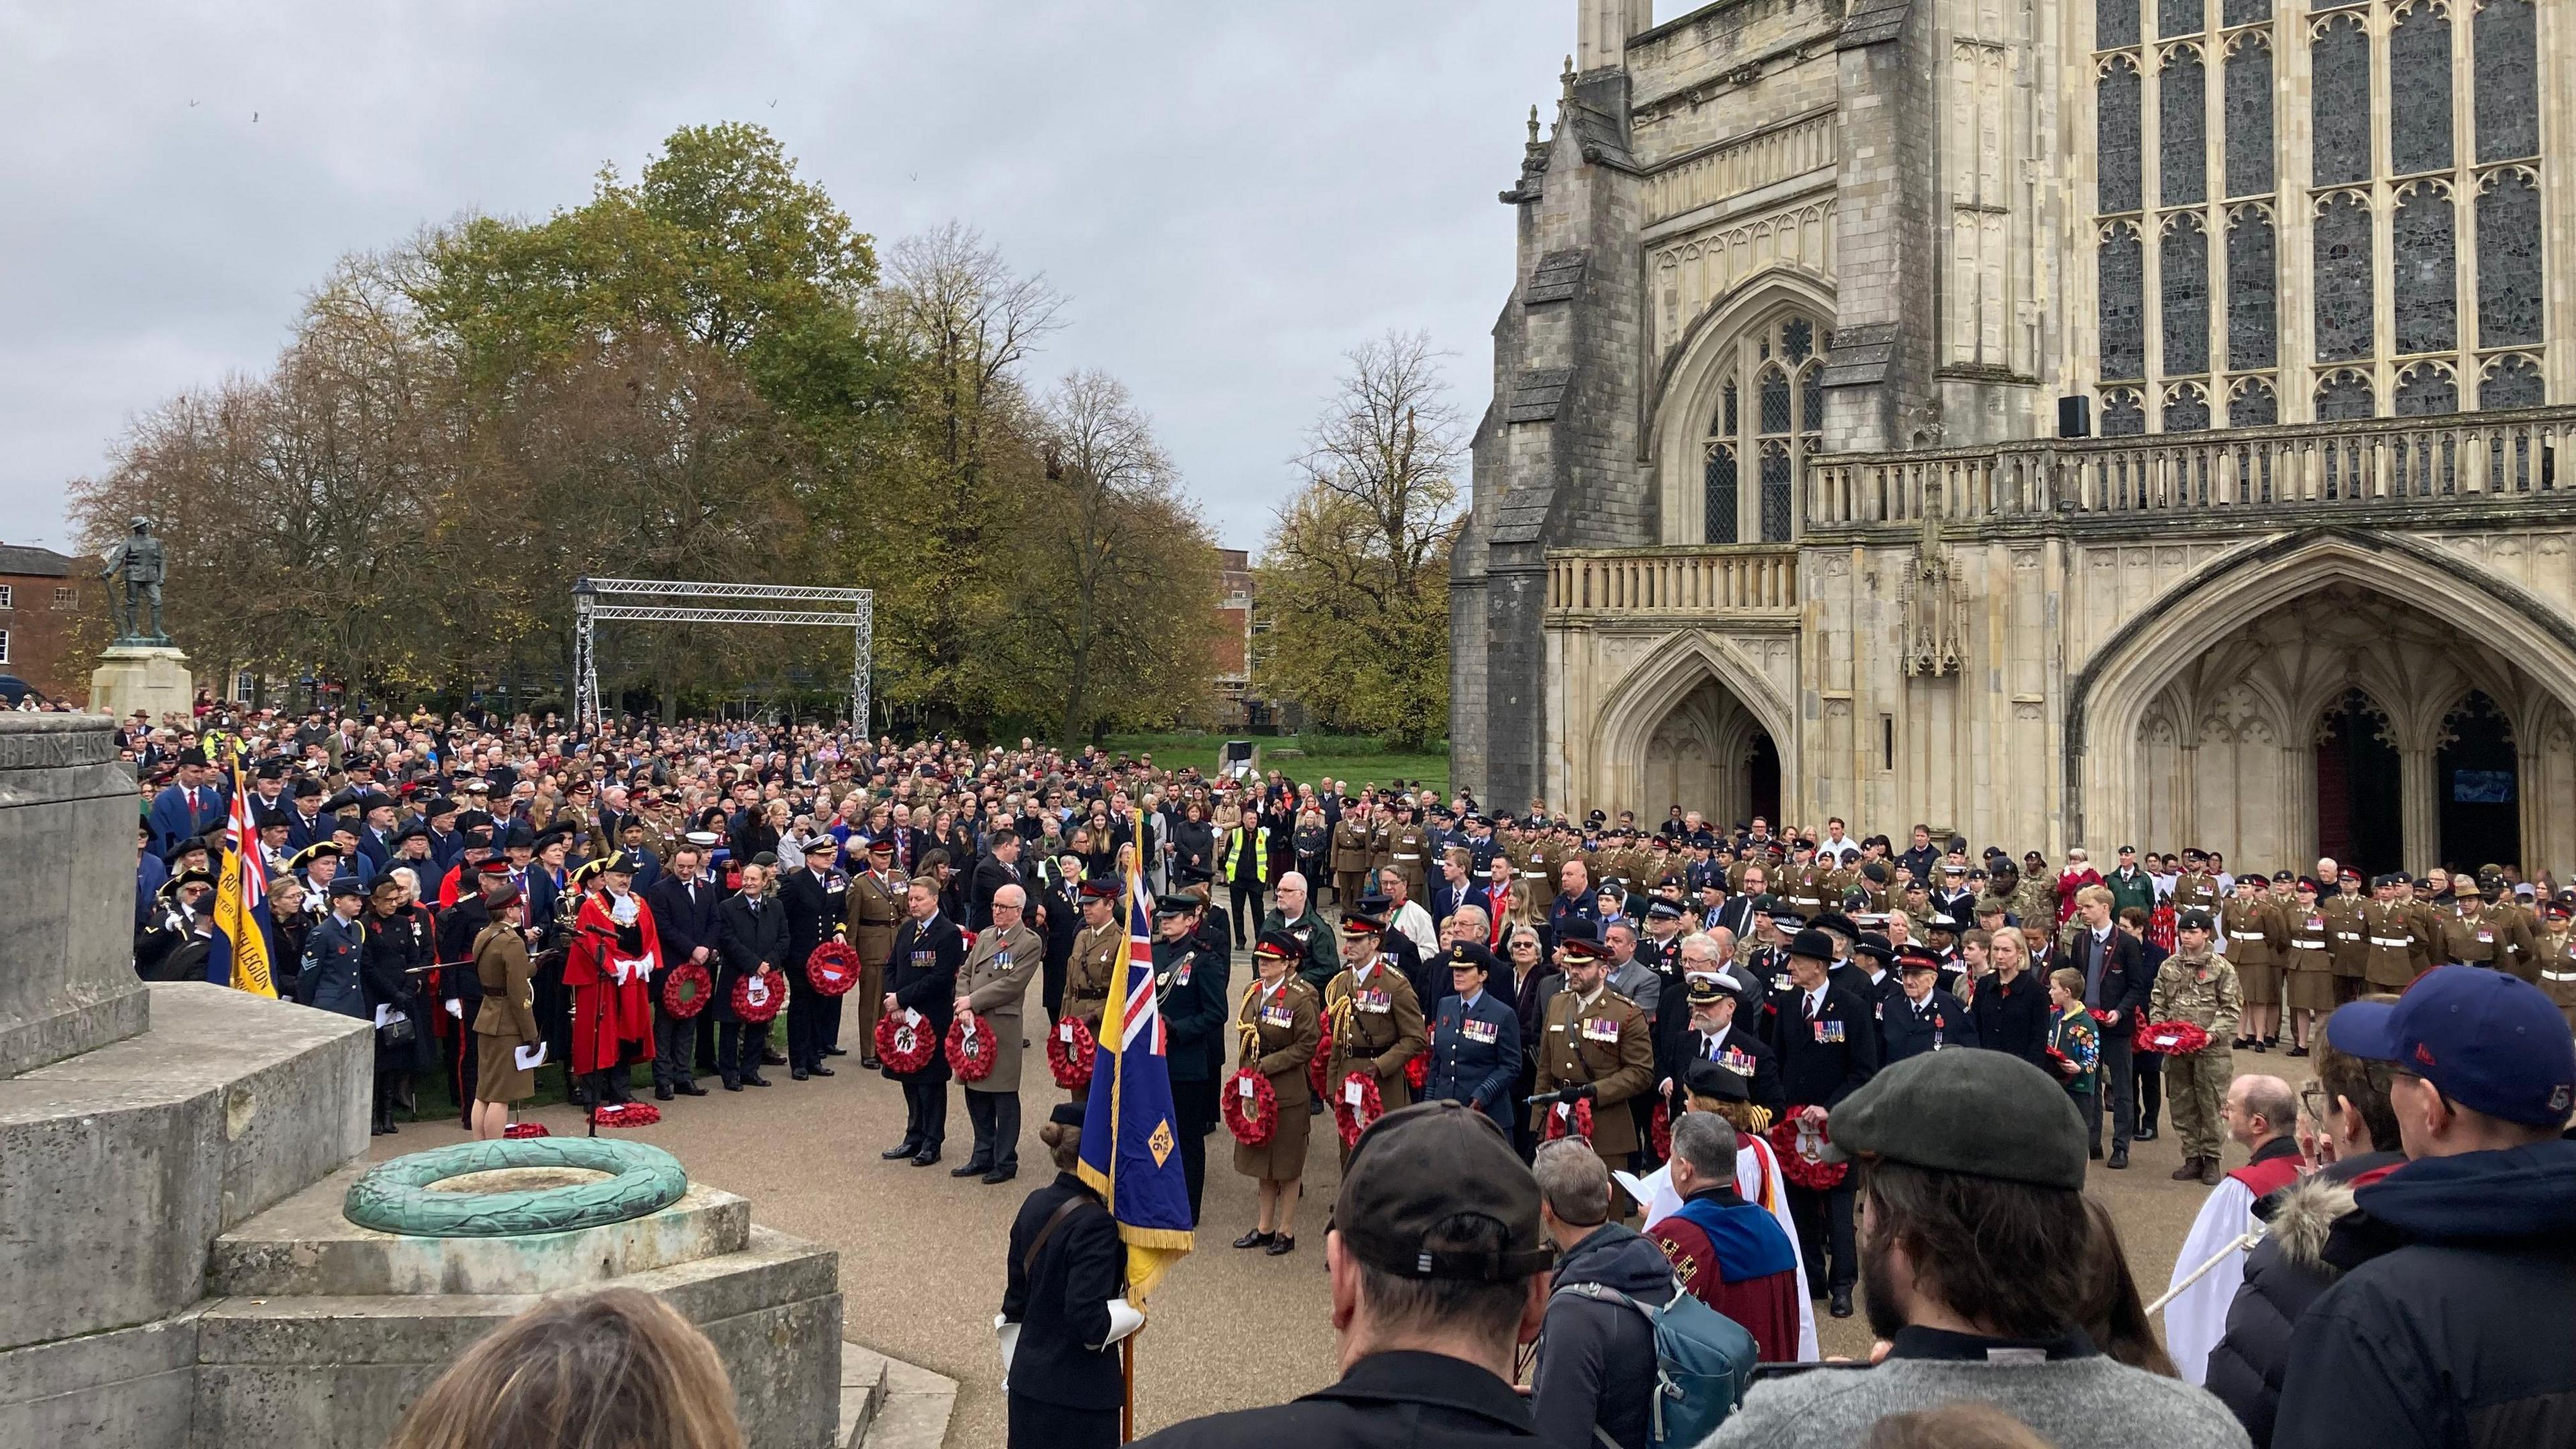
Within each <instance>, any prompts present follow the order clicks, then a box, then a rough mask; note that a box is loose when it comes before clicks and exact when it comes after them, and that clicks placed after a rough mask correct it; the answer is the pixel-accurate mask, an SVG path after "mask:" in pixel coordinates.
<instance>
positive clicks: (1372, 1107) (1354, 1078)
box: [1333, 1070, 1386, 1147]
mask: <svg viewBox="0 0 2576 1449" xmlns="http://www.w3.org/2000/svg"><path fill="white" fill-rule="evenodd" d="M1355 1089H1356V1091H1355ZM1353 1095H1357V1096H1358V1097H1359V1101H1358V1102H1357V1103H1356V1104H1354V1103H1353V1102H1352V1101H1351V1098H1352V1096H1353ZM1385 1115H1386V1099H1385V1098H1384V1097H1382V1096H1380V1095H1379V1093H1378V1090H1377V1074H1376V1073H1375V1072H1370V1071H1365V1070H1363V1071H1356V1072H1353V1073H1351V1074H1350V1075H1348V1076H1346V1077H1344V1078H1342V1086H1341V1090H1340V1091H1337V1092H1335V1093H1333V1125H1334V1127H1335V1128H1336V1129H1338V1130H1339V1131H1340V1132H1341V1134H1342V1145H1343V1146H1344V1147H1357V1146H1358V1145H1359V1141H1360V1134H1361V1133H1363V1132H1366V1131H1367V1130H1369V1127H1370V1124H1372V1123H1374V1122H1376V1121H1377V1119H1378V1118H1380V1117H1383V1116H1385Z"/></svg>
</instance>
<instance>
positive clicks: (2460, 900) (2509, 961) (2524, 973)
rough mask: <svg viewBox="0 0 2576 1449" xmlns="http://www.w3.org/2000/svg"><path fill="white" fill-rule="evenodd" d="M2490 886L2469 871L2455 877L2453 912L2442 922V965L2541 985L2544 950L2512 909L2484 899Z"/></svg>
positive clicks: (2452, 895)
mask: <svg viewBox="0 0 2576 1449" xmlns="http://www.w3.org/2000/svg"><path fill="white" fill-rule="evenodd" d="M2487 889H2488V887H2487V884H2486V882H2484V881H2481V880H2479V879H2478V878H2477V877H2476V876H2473V875H2471V874H2469V873H2468V872H2466V871H2462V872H2460V873H2459V874H2458V875H2455V876H2453V877H2451V899H2452V903H2453V905H2452V912H2451V914H2450V915H2448V916H2446V917H2444V918H2443V919H2442V938H2441V956H2442V961H2443V962H2445V963H2447V962H2459V963H2461V964H2463V965H2469V966H2485V967H2488V968H2490V969H2492V970H2497V971H2509V972H2511V973H2512V974H2514V975H2516V976H2519V977H2521V978H2522V979H2523V980H2525V981H2529V982H2531V983H2532V984H2534V985H2538V984H2539V971H2540V965H2539V960H2540V947H2539V944H2538V943H2537V942H2535V941H2533V940H2532V938H2531V931H2530V928H2529V927H2527V926H2525V925H2524V924H2523V921H2522V917H2521V915H2520V914H2519V913H2518V912H2516V911H2514V910H2513V909H2512V908H2511V907H2509V906H2503V905H2498V904H2495V903H2493V902H2490V901H2487V900H2485V899H2484V897H2485V894H2486V891H2487Z"/></svg>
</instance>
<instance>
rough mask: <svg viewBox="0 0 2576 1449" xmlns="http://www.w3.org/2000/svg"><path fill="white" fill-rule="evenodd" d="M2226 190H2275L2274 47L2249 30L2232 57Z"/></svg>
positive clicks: (2229, 63)
mask: <svg viewBox="0 0 2576 1449" xmlns="http://www.w3.org/2000/svg"><path fill="white" fill-rule="evenodd" d="M2223 104H2224V105H2225V107H2226V110H2227V194H2228V195H2230V196H2260V195H2262V194H2263V193H2264V192H2266V191H2269V190H2271V189H2272V47H2271V46H2270V45H2269V44H2267V43H2266V42H2265V41H2264V39H2263V33H2262V32H2261V31H2259V30H2256V31H2249V32H2247V33H2246V35H2245V37H2244V39H2242V40H2240V41H2238V42H2237V45H2236V53H2235V54H2233V55H2231V56H2229V57H2227V95H2226V98H2225V100H2224V102H2223Z"/></svg>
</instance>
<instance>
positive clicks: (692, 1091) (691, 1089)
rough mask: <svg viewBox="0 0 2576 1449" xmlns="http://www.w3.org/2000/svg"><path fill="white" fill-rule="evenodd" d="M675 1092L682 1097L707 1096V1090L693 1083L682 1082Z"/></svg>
mask: <svg viewBox="0 0 2576 1449" xmlns="http://www.w3.org/2000/svg"><path fill="white" fill-rule="evenodd" d="M677 1090H678V1092H679V1094H680V1095H681V1096H683V1097H703V1096H705V1095H706V1094H707V1089H706V1088H704V1087H701V1086H699V1085H698V1084H697V1083H695V1082H682V1083H681V1084H680V1085H679V1087H678V1088H677Z"/></svg>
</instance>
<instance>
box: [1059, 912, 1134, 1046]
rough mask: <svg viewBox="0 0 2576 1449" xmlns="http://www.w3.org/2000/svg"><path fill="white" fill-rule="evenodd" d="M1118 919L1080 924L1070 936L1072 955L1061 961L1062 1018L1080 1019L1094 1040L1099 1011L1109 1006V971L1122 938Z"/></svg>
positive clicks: (1123, 936) (1114, 967) (1096, 1038)
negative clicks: (1098, 923) (1062, 983)
mask: <svg viewBox="0 0 2576 1449" xmlns="http://www.w3.org/2000/svg"><path fill="white" fill-rule="evenodd" d="M1125 934H1126V933H1125V932H1123V931H1121V930H1119V928H1118V922H1117V921H1116V920H1114V919H1113V920H1111V921H1110V922H1109V923H1108V924H1106V925H1101V926H1094V925H1091V924H1089V923H1087V922H1086V923H1085V924H1084V925H1083V928H1082V930H1081V931H1080V932H1079V933H1077V934H1076V935H1075V936H1074V938H1073V955H1072V957H1071V958H1070V959H1068V960H1067V961H1066V962H1065V963H1064V1008H1063V1011H1062V1019H1064V1020H1066V1021H1079V1022H1081V1023H1082V1024H1083V1025H1084V1026H1085V1027H1087V1028H1089V1029H1090V1031H1091V1034H1092V1038H1093V1040H1095V1041H1096V1040H1098V1039H1099V1035H1100V1017H1101V1013H1103V1012H1105V1011H1107V1010H1108V1009H1109V973H1110V972H1112V971H1114V970H1116V969H1117V967H1118V946H1119V943H1120V942H1121V941H1122V940H1123V939H1125Z"/></svg>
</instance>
